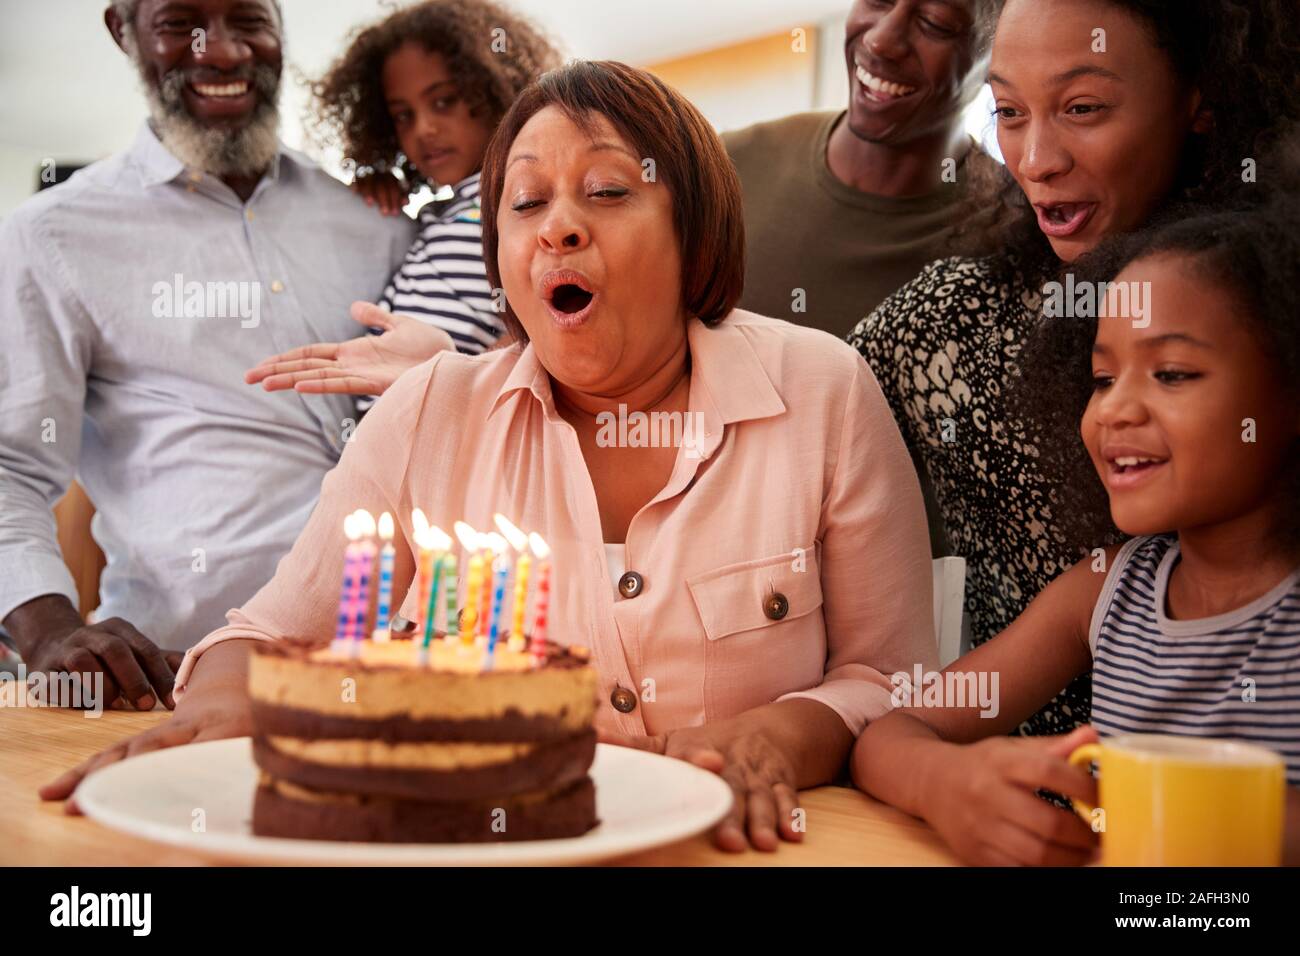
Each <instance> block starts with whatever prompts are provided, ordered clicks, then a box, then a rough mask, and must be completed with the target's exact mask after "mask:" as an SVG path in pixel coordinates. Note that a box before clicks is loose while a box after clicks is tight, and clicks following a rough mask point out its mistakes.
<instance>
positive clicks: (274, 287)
mask: <svg viewBox="0 0 1300 956" xmlns="http://www.w3.org/2000/svg"><path fill="white" fill-rule="evenodd" d="M271 291H272V292H283V291H284V283H283V282H281V281H280V280H279V279H276V280H275V281H274V282H272V283H271Z"/></svg>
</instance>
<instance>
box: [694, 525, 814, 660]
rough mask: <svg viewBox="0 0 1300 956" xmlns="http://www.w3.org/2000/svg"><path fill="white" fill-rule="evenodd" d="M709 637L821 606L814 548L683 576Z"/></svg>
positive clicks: (771, 622) (782, 619)
mask: <svg viewBox="0 0 1300 956" xmlns="http://www.w3.org/2000/svg"><path fill="white" fill-rule="evenodd" d="M686 586H687V587H689V588H690V590H691V597H692V598H693V599H694V600H695V607H696V608H697V609H698V610H699V612H700V620H701V621H702V622H703V624H704V633H705V635H706V636H707V637H708V639H709V640H710V641H717V640H720V639H722V638H724V637H730V636H731V635H732V634H739V633H742V632H745V631H753V630H756V629H758V628H763V627H771V626H772V625H775V624H780V623H784V622H786V621H794V620H798V619H799V618H801V617H804V616H806V615H808V614H811V613H812V612H813V611H816V610H817V609H818V608H819V607H821V606H822V583H821V575H820V574H819V573H818V568H817V556H816V549H815V548H813V547H809V548H803V549H799V550H798V551H796V552H787V553H785V554H778V555H773V556H772V557H768V558H758V559H755V560H753V561H742V562H740V563H739V564H729V565H727V566H726V567H724V568H718V569H717V570H716V571H708V572H705V573H704V574H699V575H696V576H695V577H693V578H691V579H689V580H688V581H687V582H686Z"/></svg>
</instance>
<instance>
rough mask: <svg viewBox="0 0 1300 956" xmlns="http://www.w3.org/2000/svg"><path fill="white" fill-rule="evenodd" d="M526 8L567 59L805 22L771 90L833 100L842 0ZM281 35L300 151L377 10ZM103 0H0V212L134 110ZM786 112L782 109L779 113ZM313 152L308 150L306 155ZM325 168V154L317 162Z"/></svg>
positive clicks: (332, 0)
mask: <svg viewBox="0 0 1300 956" xmlns="http://www.w3.org/2000/svg"><path fill="white" fill-rule="evenodd" d="M506 2H508V3H510V4H511V5H512V6H513V7H515V8H516V9H519V10H521V11H523V12H525V13H528V14H529V15H531V16H532V17H533V18H534V19H535V20H537V21H538V22H539V23H540V24H541V25H542V26H543V27H544V28H545V29H547V30H548V32H549V33H550V34H551V35H552V37H553V38H554V39H556V40H557V41H560V42H562V44H563V46H564V48H565V51H566V52H567V53H568V54H569V55H572V56H583V57H608V58H613V59H622V60H626V61H628V62H632V63H650V62H656V61H659V60H665V59H669V58H671V57H677V56H683V55H686V54H689V53H693V52H699V51H701V50H707V49H711V48H715V47H719V46H725V45H728V44H732V43H736V42H740V41H743V40H746V39H750V38H753V37H758V36H764V35H767V34H771V33H773V32H776V31H779V30H783V29H788V28H789V27H790V26H791V25H795V24H801V23H805V24H806V23H816V24H818V25H819V40H820V42H818V43H817V50H818V60H819V63H818V67H817V70H816V80H815V82H813V83H812V84H810V86H811V88H810V89H809V88H801V90H800V91H798V96H797V98H798V99H799V100H800V102H798V103H796V102H794V101H793V100H791V99H790V96H791V95H792V91H786V90H782V91H774V92H773V96H776V95H777V93H778V92H779V94H780V96H779V98H780V101H781V105H782V109H781V112H782V113H784V112H787V111H794V110H796V109H831V108H838V107H840V106H842V104H844V102H845V101H846V99H847V95H848V79H847V76H846V73H845V69H844V61H843V38H844V12H845V11H846V10H847V8H848V3H847V0H710V2H709V3H700V2H699V0H656V2H655V3H653V4H649V3H645V2H643V0H506ZM282 3H283V6H284V11H285V21H286V22H285V28H286V29H285V32H286V35H287V37H288V44H287V53H288V56H287V64H286V70H285V77H284V82H283V85H282V90H283V99H282V103H281V115H282V117H283V131H282V135H283V137H284V139H285V141H286V142H287V143H289V145H291V146H295V147H298V148H303V147H304V146H306V145H308V144H307V142H306V139H305V136H304V132H303V128H302V123H301V115H302V109H303V107H304V106H305V104H306V102H307V94H306V90H305V87H304V86H303V85H302V83H301V80H300V78H301V77H304V76H311V77H314V76H319V75H320V74H321V73H322V72H324V70H325V69H326V68H327V67H328V65H329V63H330V62H331V60H332V59H333V58H334V57H335V56H336V55H337V54H338V53H339V52H340V51H341V50H342V48H343V45H344V43H345V42H346V38H347V36H348V34H349V32H350V31H351V30H352V29H353V28H354V27H356V26H357V25H359V24H361V23H367V22H370V21H372V20H374V19H376V18H377V17H378V16H380V15H382V13H383V10H382V8H380V7H379V5H378V4H377V3H376V2H375V0H282ZM105 6H106V2H105V0H0V217H3V216H4V215H5V214H6V213H7V212H8V211H9V210H11V209H12V208H13V207H14V206H16V205H17V204H18V203H19V202H21V201H22V200H23V199H25V198H26V197H27V196H29V195H31V193H32V192H34V191H35V181H36V176H37V173H38V171H39V169H40V166H41V163H42V162H43V161H45V160H53V161H55V162H56V163H57V162H77V163H85V162H90V161H94V160H96V159H100V158H102V157H104V156H107V155H109V154H111V153H113V152H116V151H117V150H120V149H123V148H125V147H126V146H128V145H129V144H130V142H131V140H132V138H133V137H134V136H135V132H136V130H137V128H138V127H139V124H140V122H141V121H142V120H143V119H144V116H145V106H144V102H143V98H142V95H141V93H140V91H139V89H138V86H137V79H136V76H135V73H134V70H133V68H132V67H131V66H130V64H129V63H128V62H127V60H126V58H125V57H124V56H123V55H122V54H121V52H120V51H119V50H118V49H117V47H116V46H114V45H113V42H112V40H111V39H110V37H109V36H108V32H107V30H106V29H105V28H104V27H103V24H102V22H101V16H102V12H103V8H104V7H105ZM701 99H702V100H704V101H703V102H701V103H700V106H701V107H702V109H703V111H704V113H705V115H706V116H708V117H709V119H710V120H711V121H713V122H714V123H715V125H717V126H718V127H719V128H721V129H731V128H734V127H735V126H737V125H743V123H742V122H741V121H743V120H746V119H748V121H749V122H753V121H754V119H755V118H759V117H760V116H761V117H762V118H766V116H767V115H768V114H769V113H770V112H771V110H770V109H768V110H767V112H764V111H763V102H762V100H763V96H762V94H761V92H760V93H753V94H751V95H749V96H746V97H744V98H743V100H744V101H742V102H737V101H736V99H737V98H734V97H733V98H732V101H731V102H727V101H725V100H719V101H718V102H716V103H714V102H710V101H708V97H707V96H702V97H701ZM787 107H789V109H787ZM991 109H992V107H991V105H988V104H985V103H983V102H980V103H977V104H976V105H975V106H973V107H972V108H971V113H970V124H969V125H970V128H971V129H972V130H973V131H979V130H983V129H984V128H985V127H987V126H988V114H989V112H990V111H991ZM311 151H313V152H314V150H311ZM319 158H321V159H322V160H324V161H325V162H326V165H327V166H329V165H331V164H330V162H329V160H330V157H329V156H321V157H319Z"/></svg>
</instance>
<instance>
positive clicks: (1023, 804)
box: [925, 727, 1097, 866]
mask: <svg viewBox="0 0 1300 956" xmlns="http://www.w3.org/2000/svg"><path fill="white" fill-rule="evenodd" d="M1096 739H1097V733H1096V731H1094V730H1093V729H1092V728H1091V727H1080V728H1079V729H1078V730H1076V731H1074V732H1073V733H1070V734H1065V735H1063V736H1060V737H992V738H989V739H987V740H981V741H979V742H978V743H973V744H954V745H952V751H951V754H950V755H948V757H947V760H946V762H945V764H944V769H943V771H942V774H941V775H940V777H939V779H937V780H936V781H935V784H936V785H935V786H934V788H933V792H932V795H931V796H930V798H929V800H928V805H927V807H926V812H925V817H926V819H927V820H929V821H930V823H931V825H932V826H933V827H934V828H935V829H936V830H938V831H939V834H940V835H941V836H942V837H943V838H944V839H945V840H946V841H947V842H948V845H949V846H951V847H952V848H953V850H954V852H956V854H957V855H958V856H960V857H961V858H962V859H963V860H964V861H965V862H967V863H970V864H973V865H976V866H1080V865H1082V864H1084V863H1087V862H1089V861H1090V860H1091V859H1092V856H1093V853H1094V851H1095V849H1096V846H1097V834H1095V833H1093V832H1092V829H1091V828H1090V827H1089V826H1088V825H1087V824H1085V823H1084V822H1083V820H1082V819H1080V817H1079V816H1078V815H1077V814H1076V813H1074V812H1072V811H1070V810H1062V809H1061V808H1059V807H1054V806H1052V805H1051V804H1049V803H1047V802H1046V801H1045V800H1043V799H1041V798H1039V797H1037V796H1035V793H1034V791H1036V790H1040V789H1043V790H1052V791H1055V792H1056V793H1059V794H1062V795H1063V796H1067V797H1073V798H1074V799H1075V800H1079V801H1081V802H1083V803H1086V804H1088V805H1089V806H1094V805H1096V802H1097V786H1096V782H1095V781H1094V780H1093V779H1092V777H1091V776H1089V775H1088V774H1087V773H1085V772H1084V771H1083V770H1081V769H1079V768H1077V767H1071V766H1070V765H1069V764H1068V763H1066V758H1067V757H1068V756H1069V755H1070V754H1071V753H1072V752H1073V751H1074V749H1075V748H1077V747H1079V746H1081V745H1083V744H1086V743H1091V742H1093V741H1095V740H1096Z"/></svg>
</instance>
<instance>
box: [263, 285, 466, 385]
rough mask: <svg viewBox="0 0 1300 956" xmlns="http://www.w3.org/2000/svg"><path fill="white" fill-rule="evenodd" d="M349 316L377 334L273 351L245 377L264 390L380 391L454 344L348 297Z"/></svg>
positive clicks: (414, 323) (435, 329) (408, 320)
mask: <svg viewBox="0 0 1300 956" xmlns="http://www.w3.org/2000/svg"><path fill="white" fill-rule="evenodd" d="M351 315H352V319H353V320H354V321H355V322H357V323H358V324H360V325H363V326H365V327H366V328H379V329H383V330H384V331H383V332H382V333H381V334H380V335H362V336H358V337H357V338H355V339H349V340H348V341H346V342H319V343H317V344H315V345H304V346H302V347H300V348H296V349H290V350H289V351H288V352H282V353H280V354H279V355H273V356H271V357H270V358H268V359H266V360H265V361H263V362H262V363H261V364H260V365H257V366H256V367H254V368H252V369H249V370H248V372H247V373H245V375H244V381H245V382H247V383H248V384H249V385H257V384H258V383H261V386H262V387H263V388H264V389H266V390H267V391H268V392H275V391H281V390H284V389H290V388H291V389H294V390H295V391H298V392H314V393H323V392H341V393H344V394H348V395H382V394H384V392H385V391H386V390H387V389H388V387H389V386H390V385H392V384H393V383H394V382H395V381H397V379H398V377H399V376H400V375H401V374H402V373H403V372H405V371H407V370H408V369H412V368H415V366H417V365H419V364H421V363H422V362H427V361H428V360H429V359H431V358H433V356H435V355H437V354H438V353H439V352H442V351H446V350H449V349H454V348H455V344H454V343H453V342H452V340H451V336H450V335H448V334H447V333H446V332H444V331H443V330H442V329H440V328H438V327H437V326H434V325H429V324H428V323H427V322H421V321H420V320H419V319H416V318H412V317H411V316H409V315H395V314H393V313H391V312H387V311H385V310H384V309H381V308H379V306H377V305H373V304H371V303H369V302H353V303H352V309H351Z"/></svg>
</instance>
